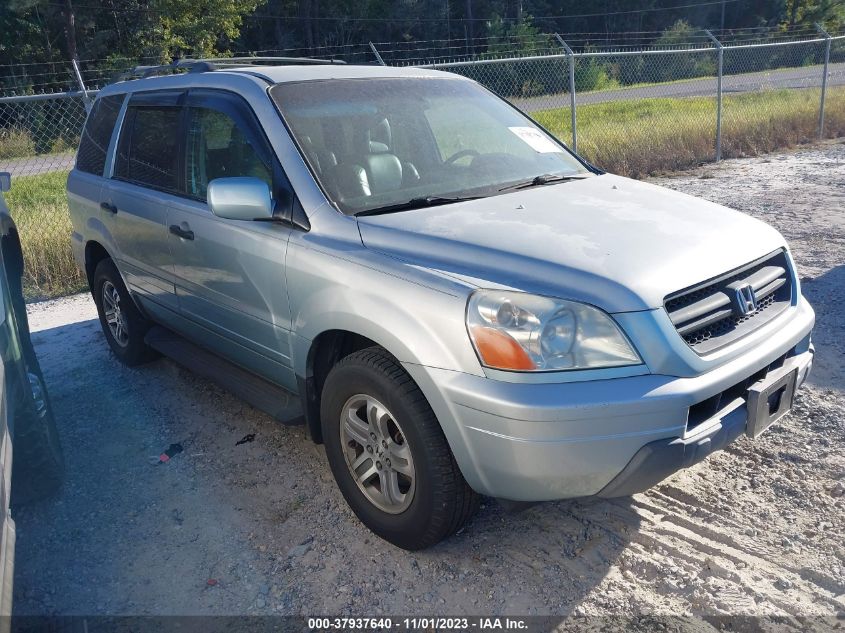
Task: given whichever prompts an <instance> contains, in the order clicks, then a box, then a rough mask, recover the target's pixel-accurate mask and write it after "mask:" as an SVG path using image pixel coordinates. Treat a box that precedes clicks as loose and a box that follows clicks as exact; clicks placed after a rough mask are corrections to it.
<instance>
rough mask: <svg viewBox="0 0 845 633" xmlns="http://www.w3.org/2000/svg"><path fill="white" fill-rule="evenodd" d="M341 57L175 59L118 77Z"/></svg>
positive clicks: (317, 62)
mask: <svg viewBox="0 0 845 633" xmlns="http://www.w3.org/2000/svg"><path fill="white" fill-rule="evenodd" d="M345 63H346V62H345V61H343V60H340V59H314V58H313V57H209V58H203V59H174V60H173V61H172V62H171V63H169V64H160V65H157V66H135V68H133V69H132V70H129V71H127V72H125V73H123V74H121V75H120V76H119V77H118V81H122V80H125V79H144V78H146V77H155V76H158V75H167V74H175V73H177V72H180V71H187V72H189V73H205V72H211V71H214V70H230V69H233V68H245V67H249V66H257V65H270V64H274V65H280V66H286V65H287V66H306V65H312V64H314V65H325V64H345Z"/></svg>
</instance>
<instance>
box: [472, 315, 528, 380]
mask: <svg viewBox="0 0 845 633" xmlns="http://www.w3.org/2000/svg"><path fill="white" fill-rule="evenodd" d="M472 338H473V340H474V341H475V348H476V349H477V350H478V353H479V355H480V356H481V360H482V362H483V363H484V364H485V365H486V366H487V367H492V368H494V369H512V370H522V371H524V370H526V369H536V365H535V364H534V361H532V360H531V358H530V357H529V356H528V354H527V353H526V352H525V350H524V349H522V346H521V345H520V344H519V343H517V342H516V341H515V340H514V339H513V338H512V337H511V336H508V335H507V334H505V333H504V332H502V331H500V330H496V329H494V328H491V327H484V326H482V325H476V326H473V327H472Z"/></svg>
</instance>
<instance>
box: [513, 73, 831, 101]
mask: <svg viewBox="0 0 845 633" xmlns="http://www.w3.org/2000/svg"><path fill="white" fill-rule="evenodd" d="M828 70H829V78H828V85H829V86H842V85H845V63H838V64H830V65H829V66H828ZM821 77H822V66H820V65H819V66H805V67H802V68H784V69H781V70H769V71H765V72H755V73H745V74H742V75H727V76H725V77H724V78H723V79H722V90H723V91H724V92H726V93H739V92H755V91H758V90H764V89H772V88H818V87H820V86H821ZM708 95H713V96H715V95H716V78H715V77H703V78H701V79H690V80H688V81H677V82H674V83H668V84H660V85H652V86H637V87H632V88H619V89H618V90H602V91H600V92H584V93H581V94H576V95H575V104H576V105H589V104H593V103H605V102H607V101H622V100H624V99H645V98H648V97H705V96H708ZM511 101H513V103H514V104H515V105H517V106H518V107H520V108H521V109H523V110H525V111H526V112H536V111H538V110H549V109H551V108H560V107H561V106H567V105H569V93H559V94H554V95H543V96H541V97H532V98H530V99H512V100H511Z"/></svg>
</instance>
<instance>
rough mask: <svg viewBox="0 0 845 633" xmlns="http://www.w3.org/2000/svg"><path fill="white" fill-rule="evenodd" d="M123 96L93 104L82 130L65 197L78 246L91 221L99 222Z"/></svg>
mask: <svg viewBox="0 0 845 633" xmlns="http://www.w3.org/2000/svg"><path fill="white" fill-rule="evenodd" d="M125 99H126V95H125V94H120V95H112V96H108V97H101V98H99V99H97V101H96V102H95V103H94V106H93V108H91V112H90V114H89V115H88V118H87V120H86V121H85V127H84V128H83V129H82V136H81V138H80V141H79V151H77V153H76V164H75V165H74V168H73V170H71V172H70V174H69V175H68V180H67V194H68V206H69V208H70V216H71V219H72V221H73V224H74V233H73V239H74V240H76V241H77V242H78V243H79V245H80V246H84V245H82V244H81V242H82V239H83V238H82V236H83V234H87V233H88V226H89V224H88V223H89V222H90V221H91V220H92V219H100V220H102V216H103V215H104V214H103V211H102V209H101V208H100V202H101V199H102V198H101V196H102V189H103V185H104V184H105V182H106V181H105V179H104V178H103V176H104V174H105V171H106V165H107V163H108V156H109V148H110V146H111V143H112V137H113V135H114V128H115V125H116V124H117V121H118V116H119V114H120V111H121V108H122V107H123V102H124V100H125Z"/></svg>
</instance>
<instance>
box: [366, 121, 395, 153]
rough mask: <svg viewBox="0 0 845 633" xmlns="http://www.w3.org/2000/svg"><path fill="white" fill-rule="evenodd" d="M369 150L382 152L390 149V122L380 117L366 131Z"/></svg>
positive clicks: (391, 139)
mask: <svg viewBox="0 0 845 633" xmlns="http://www.w3.org/2000/svg"><path fill="white" fill-rule="evenodd" d="M367 140H368V142H369V151H370V153H371V154H383V153H384V152H389V151H390V146H391V144H392V142H393V136H392V134H391V132H390V122H389V121H388V120H387V119H382V120H381V121H379V122H378V123H376V124H375V125H374V126H373V127H371V128H370V129H369V130H368V131H367Z"/></svg>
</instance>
